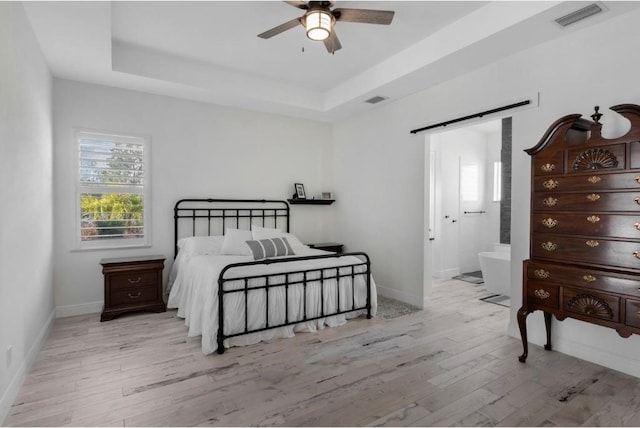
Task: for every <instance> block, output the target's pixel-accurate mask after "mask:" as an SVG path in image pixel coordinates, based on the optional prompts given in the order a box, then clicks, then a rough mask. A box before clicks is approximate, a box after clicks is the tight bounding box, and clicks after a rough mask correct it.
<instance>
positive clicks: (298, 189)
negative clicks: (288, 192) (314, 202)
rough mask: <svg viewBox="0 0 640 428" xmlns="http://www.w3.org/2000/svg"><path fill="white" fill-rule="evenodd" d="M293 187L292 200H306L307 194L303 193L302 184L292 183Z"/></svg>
mask: <svg viewBox="0 0 640 428" xmlns="http://www.w3.org/2000/svg"><path fill="white" fill-rule="evenodd" d="M293 186H294V188H295V190H296V192H295V193H294V194H293V196H294V199H307V194H306V193H305V191H304V184H302V183H294V185H293Z"/></svg>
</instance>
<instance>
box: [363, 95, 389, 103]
mask: <svg viewBox="0 0 640 428" xmlns="http://www.w3.org/2000/svg"><path fill="white" fill-rule="evenodd" d="M386 99H389V97H381V96H380V95H376V96H375V97H371V98H369V99H368V100H366V101H365V103H369V104H378V103H379V102H380V101H384V100H386Z"/></svg>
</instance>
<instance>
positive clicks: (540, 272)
mask: <svg viewBox="0 0 640 428" xmlns="http://www.w3.org/2000/svg"><path fill="white" fill-rule="evenodd" d="M533 274H534V275H535V276H536V278H540V279H547V278H549V271H546V270H544V269H536V270H534V271H533Z"/></svg>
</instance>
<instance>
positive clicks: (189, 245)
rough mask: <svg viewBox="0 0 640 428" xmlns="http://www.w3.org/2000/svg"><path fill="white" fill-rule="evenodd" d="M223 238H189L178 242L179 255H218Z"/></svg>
mask: <svg viewBox="0 0 640 428" xmlns="http://www.w3.org/2000/svg"><path fill="white" fill-rule="evenodd" d="M223 242H224V236H190V237H188V238H182V239H181V240H179V241H178V248H179V249H180V252H179V254H185V255H197V254H220V251H221V250H222V243H223Z"/></svg>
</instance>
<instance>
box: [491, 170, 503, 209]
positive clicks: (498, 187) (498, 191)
mask: <svg viewBox="0 0 640 428" xmlns="http://www.w3.org/2000/svg"><path fill="white" fill-rule="evenodd" d="M501 199H502V162H500V161H496V162H494V163H493V202H500V200H501Z"/></svg>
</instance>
